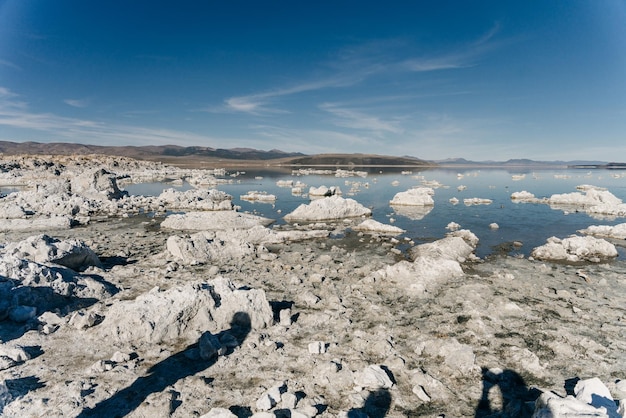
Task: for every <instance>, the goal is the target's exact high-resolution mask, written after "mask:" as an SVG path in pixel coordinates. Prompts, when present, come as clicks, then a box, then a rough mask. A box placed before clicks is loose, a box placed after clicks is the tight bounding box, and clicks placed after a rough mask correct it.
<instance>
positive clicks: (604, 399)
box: [533, 378, 626, 418]
mask: <svg viewBox="0 0 626 418" xmlns="http://www.w3.org/2000/svg"><path fill="white" fill-rule="evenodd" d="M574 395H575V396H572V395H568V396H566V397H561V396H559V395H557V394H556V393H554V392H544V393H542V394H541V396H540V397H539V398H538V399H537V401H536V404H535V413H534V414H533V418H574V417H602V418H620V417H624V413H626V410H625V406H626V405H625V404H624V401H623V400H622V401H621V402H620V406H619V407H618V406H617V405H616V403H615V401H614V400H613V397H612V396H611V392H610V391H609V389H608V388H607V387H606V386H605V385H604V384H603V383H602V382H601V381H600V379H598V378H591V379H586V380H579V381H578V382H577V383H576V386H575V388H574Z"/></svg>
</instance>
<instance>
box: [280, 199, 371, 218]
mask: <svg viewBox="0 0 626 418" xmlns="http://www.w3.org/2000/svg"><path fill="white" fill-rule="evenodd" d="M371 214H372V211H371V210H370V209H368V208H366V207H365V206H363V205H361V204H360V203H358V202H357V201H356V200H354V199H344V198H343V197H341V196H331V197H326V198H323V199H318V200H314V201H312V202H311V203H309V204H308V205H306V204H301V205H300V206H298V207H297V208H296V209H295V210H294V211H293V212H291V213H289V214H287V215H285V220H286V221H287V222H297V221H303V222H315V221H327V220H335V219H344V218H358V217H361V216H371Z"/></svg>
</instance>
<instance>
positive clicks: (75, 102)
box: [63, 99, 90, 108]
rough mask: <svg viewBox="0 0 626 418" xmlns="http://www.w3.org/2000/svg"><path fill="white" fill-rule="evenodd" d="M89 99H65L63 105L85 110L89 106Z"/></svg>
mask: <svg viewBox="0 0 626 418" xmlns="http://www.w3.org/2000/svg"><path fill="white" fill-rule="evenodd" d="M89 102H90V101H89V99H65V100H63V103H65V104H66V105H69V106H72V107H78V108H85V107H87V106H89Z"/></svg>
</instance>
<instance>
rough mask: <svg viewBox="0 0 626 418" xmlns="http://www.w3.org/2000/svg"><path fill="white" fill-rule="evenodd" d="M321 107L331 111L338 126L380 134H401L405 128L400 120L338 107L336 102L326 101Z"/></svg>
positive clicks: (334, 122)
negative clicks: (389, 119)
mask: <svg viewBox="0 0 626 418" xmlns="http://www.w3.org/2000/svg"><path fill="white" fill-rule="evenodd" d="M319 107H320V109H322V110H324V111H326V112H329V113H330V114H332V115H333V116H335V119H334V120H333V121H332V123H333V124H335V125H336V126H340V127H344V128H350V129H358V130H365V131H370V132H372V133H374V134H375V135H377V136H380V135H381V133H385V132H388V133H394V134H401V133H403V132H404V129H403V128H402V127H401V126H400V123H399V121H397V120H395V121H385V120H382V119H381V118H379V117H377V116H372V115H368V114H365V113H363V112H360V111H357V110H354V109H347V108H341V107H338V106H337V105H335V104H331V103H324V104H322V105H320V106H319Z"/></svg>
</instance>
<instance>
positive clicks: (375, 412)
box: [348, 389, 391, 418]
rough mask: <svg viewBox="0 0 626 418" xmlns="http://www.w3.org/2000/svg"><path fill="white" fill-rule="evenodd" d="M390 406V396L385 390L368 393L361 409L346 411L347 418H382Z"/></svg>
mask: <svg viewBox="0 0 626 418" xmlns="http://www.w3.org/2000/svg"><path fill="white" fill-rule="evenodd" d="M390 406H391V394H390V393H389V390H387V389H378V390H376V391H374V392H370V394H369V395H368V396H367V399H366V400H365V405H363V408H354V409H351V410H350V411H348V418H383V417H384V416H386V415H387V412H388V411H389V407H390Z"/></svg>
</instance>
